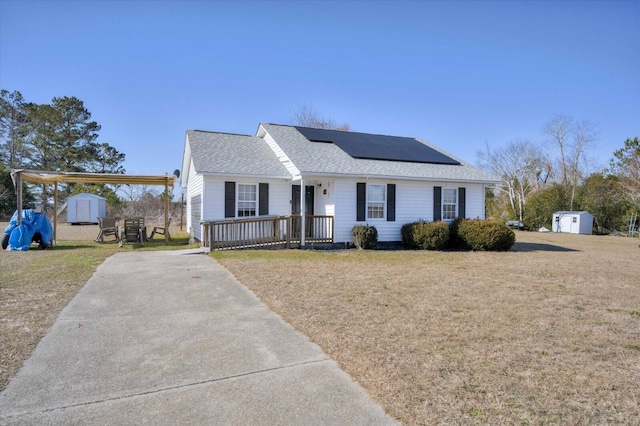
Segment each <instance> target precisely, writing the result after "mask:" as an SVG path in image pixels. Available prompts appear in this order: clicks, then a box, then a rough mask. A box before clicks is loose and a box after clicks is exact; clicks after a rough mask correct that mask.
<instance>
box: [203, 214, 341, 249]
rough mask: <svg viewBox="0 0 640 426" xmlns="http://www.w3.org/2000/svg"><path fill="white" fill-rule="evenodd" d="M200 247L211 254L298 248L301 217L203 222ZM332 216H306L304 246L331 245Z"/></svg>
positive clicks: (268, 217) (264, 217)
mask: <svg viewBox="0 0 640 426" xmlns="http://www.w3.org/2000/svg"><path fill="white" fill-rule="evenodd" d="M200 223H201V224H202V226H203V235H202V246H204V247H208V248H209V249H210V250H225V249H226V250H231V249H242V248H261V247H278V246H281V247H284V248H291V247H295V246H299V245H300V244H301V238H300V237H301V230H302V217H301V216H299V215H297V216H296V215H294V216H262V217H251V218H243V219H225V220H206V221H201V222H200ZM333 228H334V223H333V216H317V215H313V216H305V243H310V244H313V243H333Z"/></svg>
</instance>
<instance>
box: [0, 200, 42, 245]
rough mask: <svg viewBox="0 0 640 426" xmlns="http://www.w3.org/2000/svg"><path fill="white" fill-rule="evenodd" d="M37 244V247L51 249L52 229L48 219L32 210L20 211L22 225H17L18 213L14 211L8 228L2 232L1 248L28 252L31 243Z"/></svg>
mask: <svg viewBox="0 0 640 426" xmlns="http://www.w3.org/2000/svg"><path fill="white" fill-rule="evenodd" d="M32 241H33V242H36V243H38V245H39V247H40V248H41V249H42V248H48V247H51V242H52V241H53V228H52V227H51V223H49V219H47V217H46V216H45V215H44V214H42V213H36V212H34V211H33V210H22V223H21V224H20V225H18V212H17V211H16V212H15V213H14V214H13V216H11V220H10V221H9V226H7V228H6V229H5V230H4V238H3V239H2V248H3V249H7V248H8V249H9V250H29V246H30V245H31V242H32Z"/></svg>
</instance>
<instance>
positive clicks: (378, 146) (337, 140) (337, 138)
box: [296, 127, 460, 166]
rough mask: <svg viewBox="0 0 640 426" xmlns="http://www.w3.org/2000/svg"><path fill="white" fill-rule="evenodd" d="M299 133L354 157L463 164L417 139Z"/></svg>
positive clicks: (323, 131) (303, 130) (314, 131)
mask: <svg viewBox="0 0 640 426" xmlns="http://www.w3.org/2000/svg"><path fill="white" fill-rule="evenodd" d="M296 130H298V131H299V132H300V133H302V135H303V136H304V137H305V138H307V139H308V140H309V141H311V142H322V143H333V144H335V145H337V146H338V147H339V148H340V149H342V150H343V151H344V152H346V153H347V154H349V155H350V156H351V157H352V158H358V159H368V160H387V161H403V162H409V163H430V164H449V165H456V166H459V165H460V163H459V162H458V161H456V160H454V159H453V158H451V157H449V156H447V155H445V154H443V153H441V152H439V151H436V150H435V149H433V148H431V147H429V146H427V145H425V144H423V143H421V142H419V141H418V140H416V139H414V138H405V137H399V136H385V135H372V134H368V133H357V132H344V131H339V130H327V129H313V128H310V127H296Z"/></svg>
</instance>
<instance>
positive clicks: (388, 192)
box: [181, 123, 499, 243]
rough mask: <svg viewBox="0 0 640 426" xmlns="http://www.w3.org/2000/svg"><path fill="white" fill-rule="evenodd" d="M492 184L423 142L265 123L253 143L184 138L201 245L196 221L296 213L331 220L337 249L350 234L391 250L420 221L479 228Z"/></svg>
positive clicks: (190, 215)
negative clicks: (368, 228)
mask: <svg viewBox="0 0 640 426" xmlns="http://www.w3.org/2000/svg"><path fill="white" fill-rule="evenodd" d="M498 183H499V179H497V178H496V177H495V176H492V175H490V174H488V173H486V172H484V171H482V170H480V169H478V168H476V167H473V166H471V165H470V164H468V163H465V162H464V161H462V160H460V159H458V158H456V157H454V156H452V155H451V154H448V153H446V152H445V151H443V150H441V149H440V148H437V147H435V146H434V145H431V144H430V143H428V142H425V141H423V140H420V139H415V138H406V137H396V136H386V135H375V134H367V133H357V132H344V131H337V130H324V129H311V128H306V127H300V126H287V125H278V124H264V123H263V124H260V125H259V126H258V130H257V132H256V135H255V136H249V135H237V134H228V133H219V132H206V131H199V130H189V131H187V132H186V138H185V147H184V156H183V162H182V180H181V185H182V187H183V188H186V190H187V229H190V230H192V232H193V234H194V236H195V238H197V239H199V240H200V239H201V238H202V227H201V225H200V222H201V221H202V220H216V219H225V218H227V219H234V218H242V217H252V216H256V217H259V216H274V215H278V216H288V215H292V214H294V215H295V214H298V215H299V214H301V212H302V213H303V215H326V216H331V217H333V221H334V222H333V230H334V232H333V240H334V242H336V243H342V242H350V241H351V239H352V236H351V229H352V227H353V226H354V225H357V224H368V225H373V226H375V227H376V228H377V230H378V241H381V242H385V241H388V242H392V241H400V239H401V237H400V228H401V227H402V225H403V224H405V223H408V222H412V221H415V220H418V219H423V220H427V221H434V220H447V221H449V220H453V219H455V218H456V217H465V218H484V217H485V198H484V197H485V187H486V186H487V185H494V184H498ZM302 187H304V196H303V195H302V190H301V188H302Z"/></svg>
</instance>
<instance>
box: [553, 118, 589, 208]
mask: <svg viewBox="0 0 640 426" xmlns="http://www.w3.org/2000/svg"><path fill="white" fill-rule="evenodd" d="M543 132H544V133H546V134H547V135H548V136H549V138H550V140H549V142H550V143H551V144H552V145H555V146H556V148H557V149H558V153H559V158H558V161H557V162H558V165H557V166H556V167H557V168H558V169H559V183H560V184H562V186H564V187H565V188H566V189H567V190H568V192H570V193H571V196H570V199H569V209H570V210H573V204H574V200H575V195H576V189H577V188H578V186H579V185H580V183H581V182H582V180H583V179H584V177H585V176H587V175H588V162H587V151H588V149H589V147H590V145H592V144H593V142H595V140H596V139H597V136H598V132H597V128H596V126H595V125H594V124H592V123H590V122H589V121H587V120H583V121H580V122H576V121H574V120H573V118H571V117H569V116H567V115H557V116H556V117H554V118H553V119H551V120H550V121H549V122H548V123H547V124H546V125H545V126H544V127H543Z"/></svg>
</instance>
